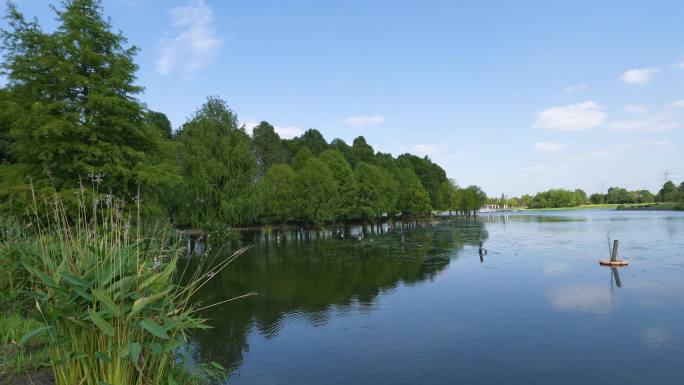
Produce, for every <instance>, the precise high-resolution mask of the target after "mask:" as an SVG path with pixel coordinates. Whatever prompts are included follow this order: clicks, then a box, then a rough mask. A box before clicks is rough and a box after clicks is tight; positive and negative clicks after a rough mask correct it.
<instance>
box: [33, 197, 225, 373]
mask: <svg viewBox="0 0 684 385" xmlns="http://www.w3.org/2000/svg"><path fill="white" fill-rule="evenodd" d="M54 202H55V203H54V206H53V207H52V210H53V214H52V215H54V217H53V220H52V221H50V222H48V223H47V224H46V225H43V224H42V222H39V221H38V220H37V218H36V220H35V221H34V226H35V234H34V235H32V236H31V237H30V238H29V241H30V245H29V250H28V252H27V253H26V254H25V255H24V256H23V258H22V265H23V268H24V269H25V270H26V271H27V272H28V273H29V274H30V276H31V278H32V279H33V284H32V291H31V296H32V297H33V298H34V299H35V303H36V311H37V314H38V319H39V320H40V322H41V325H39V326H38V327H36V328H35V329H33V330H31V331H29V332H28V333H26V334H25V335H24V336H23V337H22V338H21V339H20V340H19V345H25V344H27V343H31V341H33V340H34V339H35V338H43V339H45V341H47V348H48V350H49V353H50V360H51V364H52V367H53V370H54V375H55V381H56V384H57V385H71V384H76V383H78V384H83V385H101V384H103V383H106V384H112V385H129V384H139V385H143V384H166V383H168V382H167V381H169V378H184V377H183V371H184V370H185V369H184V368H182V367H181V365H180V364H179V360H177V357H176V355H177V353H178V348H179V347H181V346H183V345H185V342H186V339H187V338H188V336H189V334H190V333H191V332H192V331H193V330H198V329H204V328H206V326H205V325H204V320H203V319H201V318H199V317H198V316H196V315H195V312H196V309H195V308H194V306H193V303H194V301H191V298H192V296H193V294H194V293H195V292H196V291H197V290H198V289H199V288H200V287H201V286H203V285H204V284H206V282H207V281H208V280H209V279H211V277H212V276H213V274H215V273H217V272H218V271H220V270H221V269H222V268H224V267H225V266H226V265H227V264H228V263H230V261H232V260H233V259H234V258H235V257H236V256H237V254H236V255H233V256H232V257H230V258H228V259H227V260H225V261H222V262H221V263H219V264H218V265H217V266H215V267H214V269H213V270H210V269H208V265H201V266H199V267H198V269H197V270H196V271H195V272H193V273H191V277H182V274H181V277H180V278H178V282H183V284H178V283H176V280H174V274H175V273H176V263H177V261H178V258H179V255H180V254H179V253H180V247H179V246H178V245H177V244H176V243H174V242H170V241H169V240H168V239H165V234H167V233H168V232H166V231H165V230H164V229H163V228H160V229H158V230H157V231H154V230H152V231H151V232H149V233H143V232H142V229H141V226H140V223H137V224H136V226H135V227H133V228H131V227H130V224H131V223H136V222H135V220H134V219H133V218H130V217H129V216H128V215H127V214H126V213H127V212H128V210H127V209H126V208H125V206H124V205H123V203H122V202H120V201H117V200H113V201H110V203H107V204H106V205H103V206H102V207H100V208H99V209H98V210H97V211H96V212H95V214H94V215H93V216H87V215H86V210H85V206H86V205H85V202H83V203H82V204H81V207H82V210H81V212H80V216H79V219H78V220H77V221H76V222H75V223H74V224H73V225H69V224H68V221H67V220H66V213H65V212H64V210H63V205H62V204H61V202H60V200H59V199H55V201H54ZM210 271H211V272H212V274H209V272H210ZM186 383H188V382H186Z"/></svg>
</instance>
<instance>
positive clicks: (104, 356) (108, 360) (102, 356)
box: [95, 352, 112, 364]
mask: <svg viewBox="0 0 684 385" xmlns="http://www.w3.org/2000/svg"><path fill="white" fill-rule="evenodd" d="M95 357H97V358H99V359H100V360H101V361H104V362H106V363H108V364H111V363H112V359H111V358H109V356H108V355H107V354H105V353H102V352H95Z"/></svg>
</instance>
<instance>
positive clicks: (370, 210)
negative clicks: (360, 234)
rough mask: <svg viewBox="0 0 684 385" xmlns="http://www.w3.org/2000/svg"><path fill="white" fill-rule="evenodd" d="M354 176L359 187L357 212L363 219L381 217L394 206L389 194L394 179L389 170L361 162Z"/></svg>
mask: <svg viewBox="0 0 684 385" xmlns="http://www.w3.org/2000/svg"><path fill="white" fill-rule="evenodd" d="M354 178H355V179H356V185H357V188H358V195H357V205H358V206H357V212H358V214H359V215H360V217H361V218H362V219H364V220H368V219H371V220H375V219H379V218H380V217H381V216H382V214H384V213H388V212H389V211H391V210H392V209H393V208H394V207H393V206H392V201H391V197H390V196H389V194H390V193H391V192H390V191H389V190H390V189H391V188H390V184H391V183H392V181H391V179H390V175H388V173H387V172H383V170H382V169H381V168H380V167H378V166H375V165H372V164H368V163H366V162H360V163H358V164H357V165H356V169H355V170H354ZM395 191H396V190H395Z"/></svg>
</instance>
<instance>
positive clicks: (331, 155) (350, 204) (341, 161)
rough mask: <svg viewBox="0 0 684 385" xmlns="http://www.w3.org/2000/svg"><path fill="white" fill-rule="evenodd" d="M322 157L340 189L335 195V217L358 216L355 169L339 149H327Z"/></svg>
mask: <svg viewBox="0 0 684 385" xmlns="http://www.w3.org/2000/svg"><path fill="white" fill-rule="evenodd" d="M320 159H321V161H323V163H325V164H326V165H327V166H328V168H329V169H330V171H331V172H332V176H333V179H334V180H335V181H336V182H337V186H338V191H337V194H335V196H333V207H335V212H334V216H335V218H337V219H342V220H349V219H354V218H356V216H357V214H356V197H357V186H356V180H355V179H354V171H353V170H352V169H351V167H350V166H349V163H347V160H346V159H345V158H344V155H343V154H342V153H341V152H340V151H338V150H326V151H324V152H323V153H322V154H321V157H320Z"/></svg>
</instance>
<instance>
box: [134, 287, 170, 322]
mask: <svg viewBox="0 0 684 385" xmlns="http://www.w3.org/2000/svg"><path fill="white" fill-rule="evenodd" d="M167 294H168V291H165V292H162V293H158V294H155V295H152V296H149V297H143V298H138V299H136V300H135V302H133V309H131V312H130V314H128V317H127V318H126V319H127V320H130V319H132V318H133V317H135V316H136V315H138V313H140V312H141V311H142V310H143V309H144V308H145V306H147V305H148V304H150V303H152V302H155V301H157V300H158V299H160V298H163V297H166V295H167Z"/></svg>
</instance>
